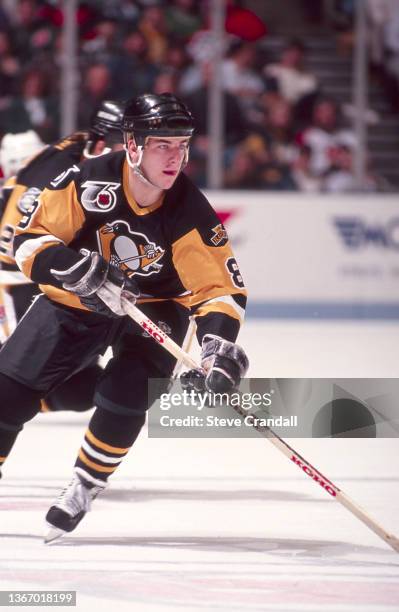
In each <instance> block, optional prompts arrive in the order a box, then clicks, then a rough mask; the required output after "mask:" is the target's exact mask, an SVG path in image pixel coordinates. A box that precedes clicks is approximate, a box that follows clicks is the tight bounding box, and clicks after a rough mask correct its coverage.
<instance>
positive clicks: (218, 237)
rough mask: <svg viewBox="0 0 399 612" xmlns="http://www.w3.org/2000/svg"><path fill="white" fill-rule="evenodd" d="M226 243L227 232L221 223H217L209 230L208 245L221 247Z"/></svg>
mask: <svg viewBox="0 0 399 612" xmlns="http://www.w3.org/2000/svg"><path fill="white" fill-rule="evenodd" d="M227 241H228V236H227V232H226V230H225V227H224V225H223V223H218V225H215V227H213V228H212V229H211V236H210V243H211V244H212V245H213V246H223V245H225V244H226V242H227Z"/></svg>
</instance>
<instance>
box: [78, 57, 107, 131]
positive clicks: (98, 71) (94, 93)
mask: <svg viewBox="0 0 399 612" xmlns="http://www.w3.org/2000/svg"><path fill="white" fill-rule="evenodd" d="M82 84H83V87H82V91H81V97H80V101H79V113H78V128H79V129H86V127H87V126H88V125H90V120H91V117H92V113H93V108H98V106H99V105H100V103H101V102H102V101H103V100H105V99H107V98H109V99H112V94H113V90H112V86H111V85H112V82H111V72H110V70H109V68H108V67H107V66H106V65H105V64H92V65H90V66H88V67H87V68H86V71H85V73H84V76H83V79H82Z"/></svg>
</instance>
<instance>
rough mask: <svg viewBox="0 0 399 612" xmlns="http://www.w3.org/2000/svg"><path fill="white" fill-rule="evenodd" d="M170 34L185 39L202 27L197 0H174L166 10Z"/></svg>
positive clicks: (174, 37) (172, 36)
mask: <svg viewBox="0 0 399 612" xmlns="http://www.w3.org/2000/svg"><path fill="white" fill-rule="evenodd" d="M165 17H166V25H167V29H168V33H169V36H170V37H171V38H173V39H178V40H182V41H185V40H187V39H188V38H190V36H192V34H194V33H195V32H197V31H198V30H200V29H201V27H202V19H201V15H200V14H199V11H198V1H197V0H172V1H171V2H169V3H168V7H167V8H166V11H165Z"/></svg>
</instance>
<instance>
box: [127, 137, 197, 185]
mask: <svg viewBox="0 0 399 612" xmlns="http://www.w3.org/2000/svg"><path fill="white" fill-rule="evenodd" d="M136 146H137V153H138V159H137V161H136V162H132V158H131V157H130V153H129V149H128V146H127V144H126V143H125V144H124V145H123V148H124V150H125V153H126V161H127V163H128V165H129V166H130V168H131V169H132V170H133V172H134V173H135V175H136V176H138V177H139V179H140V180H141V181H143V183H145V184H146V185H147V186H148V187H155V189H162V190H163V188H162V187H159V185H156V184H155V183H152V182H151V181H150V179H149V178H147V177H146V176H145V174H144V172H143V171H142V169H141V163H142V161H143V153H144V147H143V145H136ZM187 162H188V151H186V153H185V156H184V159H183V161H182V163H181V166H180V170H179V172H181V171H182V170H183V169H184V168H185V166H186V165H187Z"/></svg>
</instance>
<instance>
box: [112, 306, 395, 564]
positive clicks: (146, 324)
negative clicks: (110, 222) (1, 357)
mask: <svg viewBox="0 0 399 612" xmlns="http://www.w3.org/2000/svg"><path fill="white" fill-rule="evenodd" d="M122 300H123V306H124V309H125V311H126V313H127V314H128V315H129V316H130V317H131V318H132V319H133V320H134V321H136V323H138V324H139V325H141V327H142V328H143V329H145V330H146V332H148V333H149V334H150V336H151V337H152V338H154V340H156V341H157V342H158V343H159V344H161V345H162V346H163V347H164V348H165V349H166V350H167V351H169V352H170V353H171V354H172V355H173V356H174V357H176V359H178V360H180V361H181V362H182V363H184V365H185V366H186V367H188V368H197V369H198V368H199V366H198V364H197V363H196V362H195V361H194V359H192V358H191V357H190V356H189V355H187V353H186V352H185V351H183V349H182V348H181V347H180V346H179V345H178V344H176V342H174V341H173V340H172V339H171V338H169V336H168V335H167V334H165V333H164V332H163V331H162V330H161V329H159V327H158V326H157V325H155V323H154V322H153V321H151V320H150V319H149V318H148V317H147V316H146V315H145V314H144V313H143V312H141V310H139V309H138V308H137V307H136V306H134V305H133V304H131V303H130V302H128V301H127V300H125V299H123V298H122ZM232 408H233V409H234V410H235V411H236V412H238V414H240V415H241V416H248V412H247V411H245V410H243V409H242V408H241V407H240V406H232ZM255 423H256V421H255ZM255 423H254V427H255V429H256V430H257V431H259V433H261V434H263V435H264V436H265V437H266V438H267V439H268V440H269V441H270V442H271V443H272V444H273V445H274V446H275V447H276V448H277V449H278V450H279V451H281V452H282V453H283V454H284V455H285V456H286V457H288V459H290V460H291V461H292V462H293V463H295V464H296V465H297V466H298V467H299V468H300V469H301V470H302V471H303V472H304V473H305V474H307V475H308V476H309V477H310V478H312V480H314V481H315V482H317V483H318V484H319V485H320V486H321V487H322V488H323V489H324V490H325V491H326V492H327V493H328V494H329V495H331V497H334V498H335V499H336V500H337V501H338V502H339V503H340V504H342V505H343V506H345V508H347V510H349V511H350V512H352V514H354V515H355V516H356V517H357V518H358V519H359V520H360V521H362V523H364V524H365V525H366V526H367V527H369V529H371V530H372V531H374V533H375V534H376V535H378V536H379V537H380V538H382V539H383V540H384V541H385V542H386V543H387V544H389V546H391V548H393V549H394V550H395V551H396V552H399V539H398V538H397V537H396V536H394V535H393V534H391V533H388V532H387V531H386V530H385V529H384V528H383V527H382V526H381V525H380V524H379V523H377V521H375V520H374V519H373V518H372V517H371V516H370V515H369V514H368V513H367V512H366V511H365V510H363V509H362V508H360V506H358V505H357V504H355V502H353V501H352V500H351V499H350V498H349V497H348V496H347V495H346V494H345V493H344V492H343V491H341V489H339V488H338V487H337V486H336V485H335V484H334V483H333V482H331V480H329V479H328V478H326V477H325V476H323V474H322V473H321V472H319V471H318V470H317V469H316V468H315V467H313V465H312V464H311V463H309V462H308V461H306V459H304V458H303V457H302V456H301V455H300V454H299V453H297V452H296V451H295V450H294V449H293V448H292V447H291V446H290V445H289V444H287V442H285V441H284V440H282V438H280V437H279V436H278V435H277V434H276V433H274V431H273V430H272V429H270V427H266V426H261V425H256V424H255Z"/></svg>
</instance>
